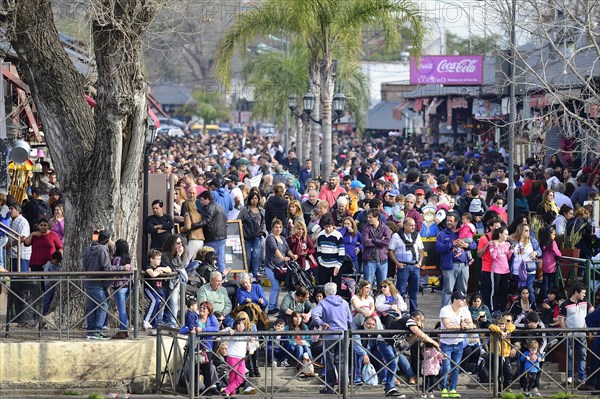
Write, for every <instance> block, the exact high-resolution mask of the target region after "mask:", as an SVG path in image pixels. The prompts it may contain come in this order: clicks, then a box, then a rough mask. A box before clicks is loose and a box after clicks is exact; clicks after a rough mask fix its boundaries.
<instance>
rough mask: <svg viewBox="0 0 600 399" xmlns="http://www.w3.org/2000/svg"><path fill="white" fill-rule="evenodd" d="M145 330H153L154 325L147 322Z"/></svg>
mask: <svg viewBox="0 0 600 399" xmlns="http://www.w3.org/2000/svg"><path fill="white" fill-rule="evenodd" d="M144 330H152V324H150V323H148V322H147V321H145V322H144Z"/></svg>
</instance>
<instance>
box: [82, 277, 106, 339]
mask: <svg viewBox="0 0 600 399" xmlns="http://www.w3.org/2000/svg"><path fill="white" fill-rule="evenodd" d="M85 293H86V295H87V296H88V298H87V306H86V313H87V314H88V316H87V331H88V333H90V332H102V327H103V326H104V321H105V320H106V312H107V311H108V301H107V299H108V295H107V294H106V287H101V286H99V285H92V284H89V285H86V286H85Z"/></svg>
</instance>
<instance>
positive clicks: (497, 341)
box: [488, 323, 516, 357]
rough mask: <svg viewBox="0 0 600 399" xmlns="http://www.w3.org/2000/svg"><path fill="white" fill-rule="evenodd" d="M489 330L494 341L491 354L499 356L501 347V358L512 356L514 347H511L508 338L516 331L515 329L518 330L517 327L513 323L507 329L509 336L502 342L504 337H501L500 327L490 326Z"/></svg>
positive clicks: (492, 341)
mask: <svg viewBox="0 0 600 399" xmlns="http://www.w3.org/2000/svg"><path fill="white" fill-rule="evenodd" d="M488 328H489V329H490V331H491V332H492V334H491V338H492V339H491V342H490V352H491V353H493V354H497V352H498V347H499V345H501V348H500V349H501V351H500V356H502V357H508V356H510V350H511V349H512V347H511V346H510V338H509V337H508V336H510V334H511V333H512V332H513V331H515V328H516V327H515V325H514V324H512V323H511V324H509V325H508V326H507V327H506V334H507V335H508V336H507V337H506V339H504V340H502V337H501V334H502V330H501V329H500V327H498V326H497V325H495V324H490V326H489V327H488Z"/></svg>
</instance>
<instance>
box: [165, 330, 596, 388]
mask: <svg viewBox="0 0 600 399" xmlns="http://www.w3.org/2000/svg"><path fill="white" fill-rule="evenodd" d="M426 332H427V334H429V335H430V336H432V337H436V336H438V335H440V334H444V336H446V337H447V336H453V335H461V336H464V335H465V334H469V336H470V337H471V338H472V337H473V335H476V336H477V337H478V339H479V340H480V341H481V348H480V349H481V350H480V351H471V352H469V354H466V355H464V356H463V357H462V359H461V360H460V361H454V360H452V359H451V358H446V359H445V360H444V361H447V362H448V365H447V366H448V367H447V368H448V372H447V373H446V375H448V374H451V372H452V371H453V370H458V372H459V376H460V378H459V383H458V388H459V392H461V393H462V394H463V397H464V396H477V397H490V398H492V397H498V396H499V395H501V394H502V393H507V392H511V391H512V392H519V391H521V390H523V391H524V392H525V390H524V389H523V388H524V387H526V388H529V389H530V388H531V386H533V387H535V388H536V391H537V389H538V388H539V392H540V393H544V394H549V393H552V394H553V395H554V394H556V393H558V392H565V393H571V394H574V393H576V392H577V393H578V394H580V395H583V396H586V395H588V394H590V395H596V394H597V395H600V390H599V391H594V390H593V388H592V387H590V386H591V385H593V383H594V381H595V380H596V378H600V369H599V366H598V365H599V364H600V352H599V351H598V349H597V348H598V347H600V335H598V333H600V329H598V328H596V329H536V330H518V331H517V332H515V333H513V334H512V337H511V336H509V337H507V339H498V340H496V341H494V342H495V344H496V345H500V344H501V343H504V342H506V343H507V345H508V346H509V347H510V349H511V351H514V352H513V354H512V357H511V356H509V357H508V358H509V361H510V371H511V375H510V380H508V379H504V380H503V378H502V365H501V362H502V361H504V359H503V358H501V357H498V356H494V355H493V354H492V353H497V351H496V350H494V348H492V347H491V345H493V344H494V343H492V341H491V340H490V338H491V336H492V334H493V333H491V332H490V331H489V330H471V331H468V332H467V333H465V332H463V331H444V332H441V331H439V330H434V331H426ZM306 333H307V334H310V335H311V336H312V337H313V338H314V339H315V341H316V344H314V343H313V346H312V348H313V349H315V353H314V354H313V355H314V356H313V357H312V359H311V364H312V365H313V368H314V376H313V375H310V376H309V377H307V376H306V374H307V373H306V364H304V363H303V361H302V359H298V358H295V356H296V354H295V353H293V351H291V350H290V348H289V346H288V345H286V342H288V341H289V340H293V339H294V336H295V335H297V333H294V332H289V331H285V332H276V331H268V332H240V333H237V332H236V333H235V334H234V336H236V337H244V338H245V339H246V340H247V341H251V340H256V342H257V343H258V350H257V351H256V352H254V353H255V354H256V356H257V359H256V360H257V362H258V364H259V365H260V368H261V370H262V373H261V376H260V377H248V376H246V375H240V373H239V371H238V370H235V369H234V367H231V366H230V365H229V364H227V363H226V364H225V366H224V370H221V371H220V372H219V373H216V372H213V371H211V368H213V367H214V368H216V366H215V362H214V361H213V359H214V356H216V355H215V353H216V352H217V351H219V349H216V348H217V347H218V345H219V344H220V343H222V342H227V341H228V340H229V339H231V334H229V333H199V334H189V335H180V334H178V331H177V330H176V329H170V328H163V327H161V328H159V330H158V336H157V342H158V345H157V347H158V350H157V359H156V364H157V370H156V383H157V385H156V388H157V390H158V391H159V392H162V393H169V394H175V395H184V396H187V397H189V398H190V399H193V398H198V397H205V396H212V395H215V394H218V391H219V390H220V389H222V388H223V387H224V386H225V385H226V383H224V380H225V379H226V378H227V377H228V376H231V375H230V373H233V375H240V377H242V379H243V385H242V386H241V388H239V389H240V390H241V391H245V390H248V389H250V390H251V391H252V393H254V394H256V395H258V396H260V397H263V398H269V399H270V398H277V397H281V396H282V395H285V396H286V397H307V396H311V395H318V394H320V393H323V391H322V389H324V387H325V388H329V389H330V390H331V391H330V392H329V393H331V394H333V395H337V396H338V397H339V396H341V397H344V398H346V397H354V396H361V395H377V396H383V394H384V392H385V387H384V386H382V385H379V384H377V385H374V386H373V385H369V384H368V382H367V381H362V382H363V383H362V384H359V383H357V379H355V378H354V377H355V376H357V375H360V372H359V371H358V369H357V368H358V367H361V363H362V360H361V358H362V355H359V353H360V352H361V351H360V350H358V349H357V347H358V346H359V347H360V348H361V349H362V352H365V353H366V355H367V356H368V357H369V361H370V362H371V363H372V364H373V365H374V366H375V369H376V370H377V375H378V376H382V375H384V374H385V373H386V372H389V373H388V375H389V374H391V375H393V376H394V385H395V386H396V388H397V390H398V391H399V392H400V393H401V394H405V395H407V396H408V397H419V396H421V395H423V394H425V393H426V392H427V387H426V386H425V384H424V382H425V378H424V376H423V373H422V369H421V366H422V357H423V351H424V348H423V345H422V342H420V341H419V340H416V339H415V340H411V337H410V335H411V334H410V332H407V331H389V330H384V331H377V330H371V331H366V330H354V331H345V332H336V331H322V330H313V331H307V332H306ZM378 334H382V335H381V336H380V337H378V338H375V340H376V341H377V340H378V341H377V342H381V343H382V344H381V345H378V346H379V348H377V349H374V348H375V347H365V346H364V345H363V344H361V342H364V341H363V338H365V336H366V335H371V336H377V335H378ZM592 334H595V335H594V336H593V337H592ZM517 335H518V336H517ZM401 337H408V342H410V343H409V344H408V345H407V346H403V347H401V348H400V347H399V344H398V342H400V341H404V340H403V339H402V338H401ZM591 338H593V339H594V341H593V342H592V341H590V339H591ZM238 339H239V338H238ZM529 339H537V340H540V339H544V340H548V342H551V345H550V346H548V347H547V349H545V350H544V353H543V356H542V358H541V359H542V360H541V364H540V367H539V371H538V375H537V376H535V377H536V378H537V382H536V381H534V382H533V385H531V386H529V387H527V385H524V384H527V383H529V384H531V381H530V380H529V378H532V377H531V375H530V374H531V370H527V369H525V367H524V364H525V362H524V358H523V357H524V356H525V354H526V353H525V351H526V350H527V348H524V347H521V346H520V345H518V344H517V342H516V341H518V342H526V341H527V340H529ZM588 341H589V342H588ZM386 346H388V348H387V349H391V350H392V351H391V352H389V353H391V354H392V356H391V357H389V356H388V355H384V354H383V353H382V352H383V351H384V350H385V348H386ZM376 347H377V346H376ZM574 347H579V348H581V353H577V351H576V350H572V348H574ZM191 348H195V349H193V350H192V349H191ZM567 348H568V349H567ZM205 352H208V353H209V357H208V361H207V359H206V358H205V356H206V354H205ZM276 352H277V353H280V354H281V353H282V354H283V355H285V357H286V359H289V362H290V366H291V367H292V368H289V369H282V368H281V367H277V365H276V364H275V363H274V362H276V358H277V357H276ZM463 353H466V352H463ZM255 354H250V353H247V354H246V356H245V358H244V359H243V361H245V362H247V363H249V364H251V362H252V361H254V360H252V357H253V356H255ZM582 355H584V356H583V357H584V359H582V357H581V356H582ZM472 357H476V358H475V359H473V358H472ZM201 359H203V360H201ZM336 359H337V360H339V361H336ZM580 361H584V362H585V372H586V375H585V378H583V379H582V380H579V379H578V376H577V372H576V370H577V367H576V365H577V364H578V362H580ZM569 362H571V364H572V365H573V378H572V379H571V380H569V379H568V378H567V373H566V372H565V371H566V370H568V366H569V364H568V363H569ZM219 364H220V365H219V367H221V365H222V363H219ZM473 364H475V367H474V368H473V367H472V366H473ZM191 365H195V367H191ZM404 365H410V367H411V369H412V371H413V372H414V379H415V381H414V382H413V381H411V378H408V377H407V375H408V373H407V370H406V369H405V368H404ZM294 366H296V368H293V367H294ZM328 367H333V368H334V372H333V374H334V375H335V376H336V379H335V381H332V380H331V379H329V380H328V379H327V378H326V377H325V375H327V368H328ZM311 370H312V369H311ZM485 375H487V379H482V376H485ZM443 377H444V375H442V374H441V373H440V374H439V375H437V376H435V377H434V378H433V379H432V380H431V381H430V386H432V387H434V390H435V392H436V395H439V384H440V382H441V380H442V379H443ZM215 389H216V390H217V393H215Z"/></svg>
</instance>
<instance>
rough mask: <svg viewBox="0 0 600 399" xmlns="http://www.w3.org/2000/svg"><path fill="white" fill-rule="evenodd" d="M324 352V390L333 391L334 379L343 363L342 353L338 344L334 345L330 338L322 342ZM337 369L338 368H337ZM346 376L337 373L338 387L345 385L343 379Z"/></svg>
mask: <svg viewBox="0 0 600 399" xmlns="http://www.w3.org/2000/svg"><path fill="white" fill-rule="evenodd" d="M324 343H325V348H326V349H325V350H326V352H325V353H324V355H323V357H324V358H325V388H328V389H335V386H336V379H338V378H337V375H338V372H337V371H338V370H341V366H340V365H341V364H342V362H345V361H346V359H344V355H343V351H341V350H340V349H341V348H340V345H339V343H337V342H336V343H335V344H334V341H333V339H332V338H330V339H326V340H324ZM338 367H339V368H338ZM346 377H347V376H345V375H341V373H339V379H338V381H339V385H340V387H341V386H343V385H344V384H345V378H346Z"/></svg>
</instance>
